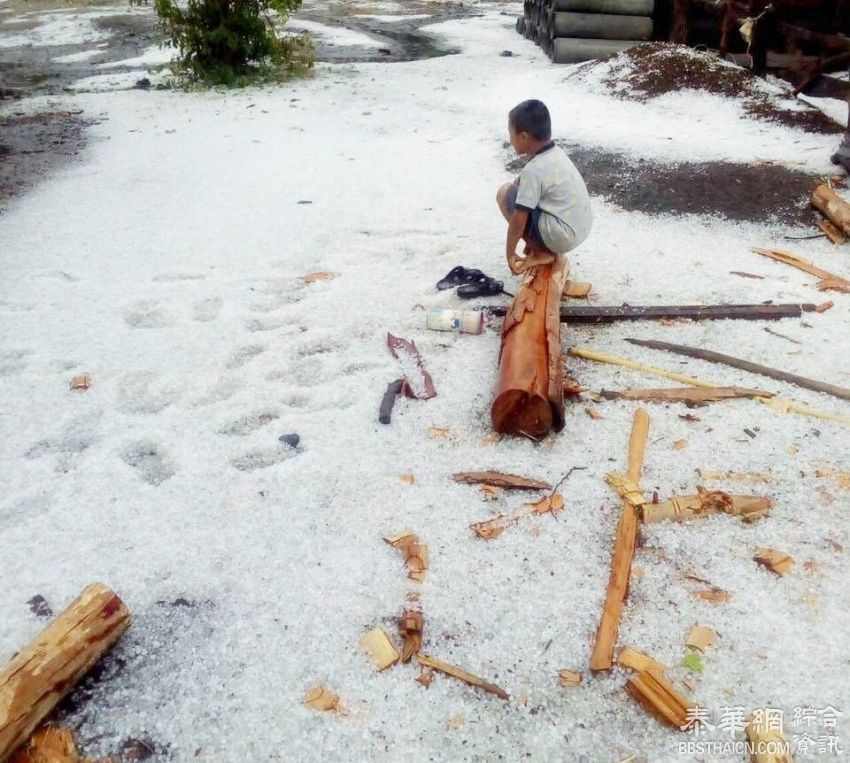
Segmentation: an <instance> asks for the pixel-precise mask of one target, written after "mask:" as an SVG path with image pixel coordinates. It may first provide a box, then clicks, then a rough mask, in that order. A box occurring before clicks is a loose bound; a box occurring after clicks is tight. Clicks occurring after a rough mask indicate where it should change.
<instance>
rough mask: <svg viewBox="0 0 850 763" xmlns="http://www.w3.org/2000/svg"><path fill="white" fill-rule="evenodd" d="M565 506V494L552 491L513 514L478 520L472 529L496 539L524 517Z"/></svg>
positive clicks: (483, 537)
mask: <svg viewBox="0 0 850 763" xmlns="http://www.w3.org/2000/svg"><path fill="white" fill-rule="evenodd" d="M563 508H564V496H563V495H561V494H560V493H552V494H551V495H545V496H543V498H541V499H540V500H539V501H535V502H534V503H526V504H524V505H523V507H522V508H521V509H520V510H519V511H516V512H514V513H513V514H500V515H499V516H497V517H493V519H487V520H485V521H484V522H476V523H475V524H472V525H470V526H469V527H470V529H471V530H472V531H473V532H474V533H475V534H476V535H477V536H478V537H479V538H482V539H484V540H495V539H496V538H498V537H499V536H500V535H501V534H502V533H503V532H504V531H505V530H506V529H507V528H508V527H511V526H512V525H515V524H516V523H517V522H519V520H520V519H522V518H523V517H527V516H530V515H531V514H553V515H554V514H557V513H558V512H559V511H561V510H562V509H563Z"/></svg>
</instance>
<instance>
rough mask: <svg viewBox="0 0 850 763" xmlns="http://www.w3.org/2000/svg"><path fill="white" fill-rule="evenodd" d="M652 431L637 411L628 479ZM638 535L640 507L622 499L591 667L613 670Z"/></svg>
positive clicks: (635, 474) (636, 474)
mask: <svg viewBox="0 0 850 763" xmlns="http://www.w3.org/2000/svg"><path fill="white" fill-rule="evenodd" d="M648 435H649V414H648V413H647V412H646V411H645V410H644V409H643V408H638V409H637V410H636V411H635V418H634V423H633V424H632V433H631V436H630V437H629V459H628V473H627V475H626V476H627V477H628V479H629V480H631V481H632V482H634V483H635V484H637V483H638V482H639V481H640V473H641V471H642V470H643V454H644V449H645V448H646V440H647V437H648ZM637 538H638V510H637V509H636V508H635V506H634V504H632V503H631V502H630V501H626V500H624V501H623V513H622V515H621V516H620V523H619V524H618V525H617V538H616V540H615V542H614V556H613V558H612V560H611V576H610V578H609V580H608V590H607V591H606V593H605V606H604V608H603V610H602V617H601V618H600V619H599V627H598V629H597V631H596V640H595V641H594V644H593V652H592V654H591V656H590V669H591V670H592V671H599V670H610V669H611V666H612V665H613V663H614V647H615V646H616V645H617V634H618V632H619V630H620V616H621V615H622V613H623V602H624V601H625V599H626V594H627V593H628V590H629V577H630V576H631V570H632V557H633V556H634V553H635V545H637Z"/></svg>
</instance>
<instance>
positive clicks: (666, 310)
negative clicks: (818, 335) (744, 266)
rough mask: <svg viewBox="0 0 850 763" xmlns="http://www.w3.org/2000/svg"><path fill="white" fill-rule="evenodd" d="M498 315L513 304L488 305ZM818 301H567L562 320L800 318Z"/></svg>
mask: <svg viewBox="0 0 850 763" xmlns="http://www.w3.org/2000/svg"><path fill="white" fill-rule="evenodd" d="M484 309H486V310H487V311H488V312H489V313H490V314H491V315H494V316H496V317H499V316H503V315H507V313H508V311H509V308H506V307H499V306H496V307H489V306H488V307H486V308H484ZM814 311H815V305H813V304H810V303H805V304H799V305H793V304H792V305H620V306H601V305H567V306H564V307H562V308H561V310H560V316H561V323H614V322H615V321H657V320H663V319H665V318H687V319H689V320H693V321H705V320H724V319H725V320H736V319H743V320H759V321H773V320H779V319H781V318H799V317H800V316H802V314H803V313H812V312H814Z"/></svg>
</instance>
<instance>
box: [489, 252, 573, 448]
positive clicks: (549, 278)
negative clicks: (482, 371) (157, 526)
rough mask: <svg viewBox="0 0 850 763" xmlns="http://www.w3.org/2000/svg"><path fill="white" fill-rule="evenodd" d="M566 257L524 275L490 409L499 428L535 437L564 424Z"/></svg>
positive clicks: (505, 336)
mask: <svg viewBox="0 0 850 763" xmlns="http://www.w3.org/2000/svg"><path fill="white" fill-rule="evenodd" d="M568 270H569V269H568V266H567V260H566V257H564V256H563V255H560V256H559V257H558V258H557V260H556V261H555V262H554V263H553V264H552V265H543V266H540V267H537V268H534V270H532V271H531V272H529V273H527V274H526V275H525V277H524V278H523V281H522V284H520V287H519V289H517V294H516V297H515V298H514V302H513V305H512V306H511V309H510V310H509V311H508V313H507V315H506V316H505V322H504V324H503V325H502V348H501V356H500V358H499V383H498V387H497V391H496V399H495V400H494V402H493V405H492V408H491V409H490V414H491V418H492V421H493V428H494V429H495V430H496V431H497V432H501V433H503V434H521V435H526V436H530V437H533V438H535V439H537V438H541V437H544V436H545V435H547V434H548V433H549V432H550V431H551V430H552V429H554V430H556V431H560V430H561V429H563V427H564V391H563V379H562V376H563V373H562V369H561V366H562V358H561V323H560V314H559V308H560V304H561V292H562V291H563V288H564V282H565V281H566V279H567V273H568Z"/></svg>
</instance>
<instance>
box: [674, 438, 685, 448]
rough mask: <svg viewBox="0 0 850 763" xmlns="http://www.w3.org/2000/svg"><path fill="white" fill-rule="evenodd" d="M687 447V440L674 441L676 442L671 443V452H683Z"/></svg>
mask: <svg viewBox="0 0 850 763" xmlns="http://www.w3.org/2000/svg"><path fill="white" fill-rule="evenodd" d="M687 447H688V441H687V440H676V442H674V443H673V450H684V449H685V448H687Z"/></svg>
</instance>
